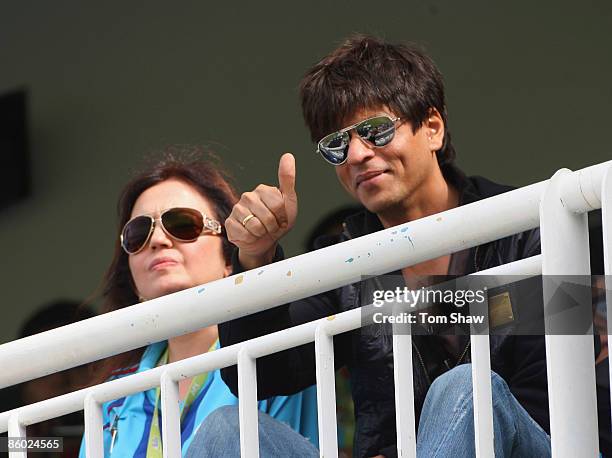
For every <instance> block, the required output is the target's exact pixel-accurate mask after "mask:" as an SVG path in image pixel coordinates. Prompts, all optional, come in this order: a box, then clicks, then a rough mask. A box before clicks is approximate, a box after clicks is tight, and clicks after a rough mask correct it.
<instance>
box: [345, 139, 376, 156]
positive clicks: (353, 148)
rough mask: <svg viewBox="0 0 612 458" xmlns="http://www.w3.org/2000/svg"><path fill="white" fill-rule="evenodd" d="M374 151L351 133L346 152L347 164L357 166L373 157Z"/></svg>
mask: <svg viewBox="0 0 612 458" xmlns="http://www.w3.org/2000/svg"><path fill="white" fill-rule="evenodd" d="M374 155H375V153H374V149H373V148H372V147H371V146H370V145H368V144H367V143H366V142H365V141H364V140H362V139H361V138H360V137H359V135H357V134H356V133H354V132H351V137H350V140H349V150H348V158H347V161H346V162H347V163H348V164H359V163H361V162H363V161H366V160H368V159H370V158H372V157H374Z"/></svg>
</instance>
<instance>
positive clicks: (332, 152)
mask: <svg viewBox="0 0 612 458" xmlns="http://www.w3.org/2000/svg"><path fill="white" fill-rule="evenodd" d="M348 146H349V135H348V133H346V132H335V133H333V134H330V135H328V136H327V137H325V138H324V139H323V140H321V141H320V142H319V152H320V153H321V154H322V155H323V157H324V158H325V159H327V160H328V161H329V162H331V163H332V164H334V165H338V164H342V163H343V162H344V161H345V160H346V156H347V154H348Z"/></svg>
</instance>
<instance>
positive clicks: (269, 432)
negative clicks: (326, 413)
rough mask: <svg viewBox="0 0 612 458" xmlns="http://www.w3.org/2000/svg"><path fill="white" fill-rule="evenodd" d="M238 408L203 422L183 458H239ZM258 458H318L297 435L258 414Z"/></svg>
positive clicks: (216, 413)
mask: <svg viewBox="0 0 612 458" xmlns="http://www.w3.org/2000/svg"><path fill="white" fill-rule="evenodd" d="M239 430H240V428H239V419H238V407H234V406H226V407H221V408H219V409H217V410H215V411H214V412H213V413H212V414H210V415H209V416H208V418H206V420H204V422H203V423H202V425H201V426H200V429H199V430H198V432H197V433H196V435H195V437H194V439H193V442H192V443H191V446H190V447H189V449H188V450H187V454H186V455H185V458H207V457H210V458H238V457H240V435H239ZM259 456H260V457H261V458H289V457H296V458H298V457H300V458H301V457H304V458H311V457H312V458H317V457H318V456H319V451H318V450H317V449H316V448H315V447H314V446H313V445H312V444H311V443H310V441H308V439H306V438H305V437H303V436H301V435H300V434H299V433H297V432H296V431H294V430H293V429H291V428H290V427H289V426H287V425H286V424H285V423H282V422H280V421H278V420H275V419H274V418H272V417H271V416H270V415H268V414H266V413H263V412H261V411H260V412H259Z"/></svg>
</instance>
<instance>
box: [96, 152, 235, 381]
mask: <svg viewBox="0 0 612 458" xmlns="http://www.w3.org/2000/svg"><path fill="white" fill-rule="evenodd" d="M162 155H163V159H162V160H159V161H158V162H156V163H154V164H153V165H152V166H150V167H148V168H145V169H144V170H142V171H141V172H140V173H138V174H137V175H136V176H134V177H133V178H132V179H131V180H130V181H129V182H128V184H127V185H126V186H125V188H124V189H123V191H122V192H121V195H120V197H119V201H118V204H117V213H118V216H119V221H118V224H117V232H116V237H115V248H114V257H113V260H112V262H111V264H110V266H109V268H108V270H107V272H106V274H105V276H104V279H103V283H102V287H101V289H102V299H103V303H102V309H101V311H102V312H103V313H105V312H110V311H113V310H117V309H120V308H123V307H127V306H130V305H133V304H136V303H137V302H139V298H138V295H137V293H136V291H135V288H134V282H133V280H132V275H131V273H130V268H129V264H128V255H127V254H126V253H125V251H123V249H122V248H121V245H120V243H119V234H120V232H121V230H122V229H123V226H124V225H125V223H126V222H127V221H128V220H129V219H130V216H131V213H132V209H133V207H134V203H135V202H136V200H137V199H138V197H139V196H140V195H141V194H142V193H143V192H144V191H146V190H147V189H149V188H150V187H152V186H155V185H156V184H158V183H161V182H163V181H166V180H169V179H177V180H180V181H183V182H185V183H187V184H189V185H191V186H193V187H194V188H195V189H196V190H197V191H198V192H199V193H200V194H201V195H202V196H203V197H205V198H206V200H207V201H208V203H209V204H210V206H211V210H212V211H213V212H214V214H213V215H210V216H211V217H213V218H215V219H216V220H218V221H219V222H220V223H221V224H223V223H224V222H225V220H226V219H227V218H228V217H229V215H230V213H231V211H232V207H233V206H234V204H235V203H236V202H237V197H236V192H235V190H234V187H233V186H232V184H231V179H230V177H229V175H228V174H227V173H226V172H225V171H224V170H223V168H222V167H221V166H220V162H219V160H218V159H217V157H216V156H215V155H214V154H213V153H211V152H207V151H205V150H204V149H203V148H200V147H180V146H172V147H168V148H166V149H165V150H164V151H163V153H162ZM222 238H223V256H224V258H225V261H226V263H227V264H229V263H230V259H231V253H232V249H233V245H232V244H231V243H230V242H229V241H228V240H227V237H226V235H225V232H223V233H222ZM141 354H142V349H141V350H135V351H131V352H127V353H124V354H122V355H118V356H116V357H113V358H109V359H107V360H105V361H104V362H103V363H102V367H101V368H99V369H96V372H97V374H98V375H97V377H96V378H99V379H100V380H105V379H106V378H107V377H108V376H109V373H110V372H111V371H112V370H114V369H121V368H126V367H127V366H128V365H130V364H133V363H135V362H137V361H138V358H139V357H140V355H141Z"/></svg>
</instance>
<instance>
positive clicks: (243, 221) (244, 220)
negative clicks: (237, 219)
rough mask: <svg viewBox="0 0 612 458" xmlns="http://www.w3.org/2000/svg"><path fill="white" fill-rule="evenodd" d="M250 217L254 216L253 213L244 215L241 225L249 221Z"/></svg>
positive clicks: (244, 225)
mask: <svg viewBox="0 0 612 458" xmlns="http://www.w3.org/2000/svg"><path fill="white" fill-rule="evenodd" d="M251 218H255V215H254V214H253V213H251V214H249V215H247V216H245V217H244V219H243V220H242V226H243V227H246V224H247V223H248V222H249V220H250V219H251Z"/></svg>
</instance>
